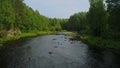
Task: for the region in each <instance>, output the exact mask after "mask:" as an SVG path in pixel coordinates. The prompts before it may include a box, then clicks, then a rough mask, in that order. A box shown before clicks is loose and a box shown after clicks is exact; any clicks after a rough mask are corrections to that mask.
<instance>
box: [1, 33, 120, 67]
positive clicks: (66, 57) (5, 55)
mask: <svg viewBox="0 0 120 68" xmlns="http://www.w3.org/2000/svg"><path fill="white" fill-rule="evenodd" d="M70 38H71V37H67V36H64V35H60V34H58V35H46V36H40V37H35V38H27V39H24V40H20V41H14V42H11V43H6V44H5V45H6V46H4V47H1V48H0V68H120V56H119V55H116V54H114V53H113V52H111V51H110V50H98V49H91V48H90V47H88V45H86V44H84V43H83V42H81V41H79V40H70Z"/></svg>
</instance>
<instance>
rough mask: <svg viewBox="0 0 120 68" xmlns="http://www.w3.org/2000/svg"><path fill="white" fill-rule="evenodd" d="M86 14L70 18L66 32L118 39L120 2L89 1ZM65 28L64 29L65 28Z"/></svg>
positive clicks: (119, 35) (119, 33) (119, 31)
mask: <svg viewBox="0 0 120 68" xmlns="http://www.w3.org/2000/svg"><path fill="white" fill-rule="evenodd" d="M89 2H90V8H89V11H88V12H79V13H76V14H74V15H72V16H70V18H69V20H68V23H67V26H68V28H67V30H72V31H78V32H80V33H81V34H86V35H91V36H96V37H102V38H109V39H114V38H115V39H119V38H120V0H105V3H104V0H89ZM67 26H66V27H67Z"/></svg>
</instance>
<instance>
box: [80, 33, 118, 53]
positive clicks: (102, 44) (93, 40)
mask: <svg viewBox="0 0 120 68" xmlns="http://www.w3.org/2000/svg"><path fill="white" fill-rule="evenodd" d="M80 39H81V40H82V41H83V42H85V43H87V44H89V45H91V46H92V47H97V48H101V49H103V48H104V49H112V50H115V51H116V52H118V51H120V41H119V40H113V39H103V38H101V37H94V36H88V35H81V36H80ZM119 54H120V53H119Z"/></svg>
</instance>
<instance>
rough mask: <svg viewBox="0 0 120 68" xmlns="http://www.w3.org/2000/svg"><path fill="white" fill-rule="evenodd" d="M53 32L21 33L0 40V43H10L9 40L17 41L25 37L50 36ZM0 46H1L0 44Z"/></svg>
mask: <svg viewBox="0 0 120 68" xmlns="http://www.w3.org/2000/svg"><path fill="white" fill-rule="evenodd" d="M52 33H54V32H51V31H40V32H31V33H22V34H20V35H16V36H13V37H3V38H0V43H3V42H7V41H11V40H17V39H21V38H25V37H32V36H40V35H46V34H52ZM0 46H2V44H0Z"/></svg>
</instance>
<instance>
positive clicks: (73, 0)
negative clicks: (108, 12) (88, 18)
mask: <svg viewBox="0 0 120 68" xmlns="http://www.w3.org/2000/svg"><path fill="white" fill-rule="evenodd" d="M24 2H25V3H26V4H27V5H28V6H30V7H31V8H33V9H34V10H38V11H39V12H40V14H42V15H45V16H47V17H52V18H54V17H56V18H69V17H70V16H71V15H72V14H74V13H77V12H82V11H88V10H89V1H88V0H24Z"/></svg>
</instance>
